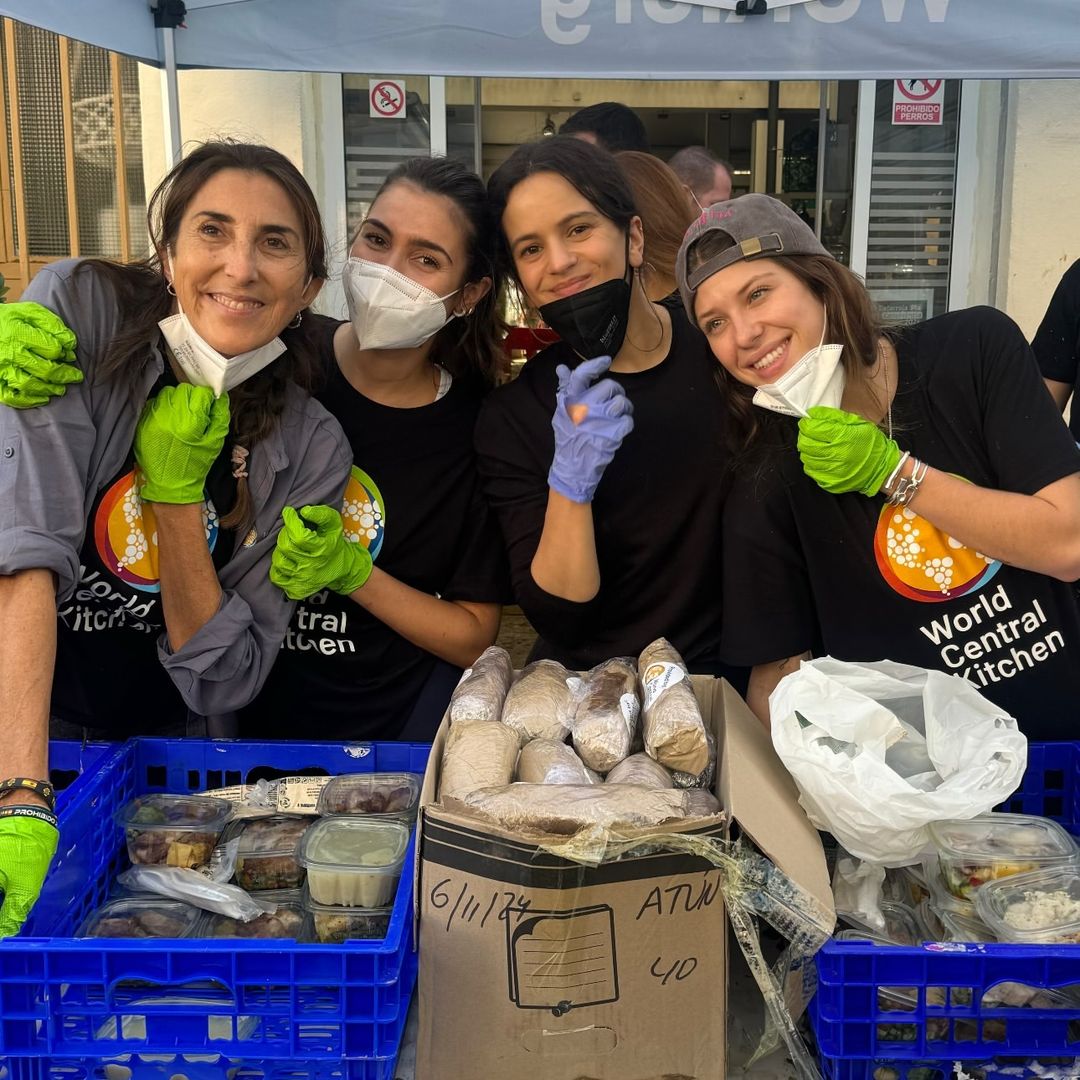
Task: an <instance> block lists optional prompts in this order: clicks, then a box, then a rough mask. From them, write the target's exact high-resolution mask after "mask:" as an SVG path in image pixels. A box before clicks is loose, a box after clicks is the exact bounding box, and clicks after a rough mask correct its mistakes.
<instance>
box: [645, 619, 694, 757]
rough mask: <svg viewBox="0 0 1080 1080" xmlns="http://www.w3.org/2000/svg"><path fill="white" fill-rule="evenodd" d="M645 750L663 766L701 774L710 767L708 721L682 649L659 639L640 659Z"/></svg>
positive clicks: (649, 646)
mask: <svg viewBox="0 0 1080 1080" xmlns="http://www.w3.org/2000/svg"><path fill="white" fill-rule="evenodd" d="M638 676H639V677H640V679H641V688H642V729H643V734H644V739H645V750H646V752H647V753H648V754H649V756H650V757H652V758H655V759H656V760H657V761H659V762H660V764H661V765H666V766H667V767H668V768H669V769H674V770H676V771H678V772H683V773H691V774H693V775H695V776H696V775H698V774H700V773H702V772H704V770H705V769H706V767H707V766H708V764H709V741H708V738H707V736H706V734H705V722H704V721H703V720H702V718H701V709H700V707H699V706H698V703H697V698H696V697H695V696H694V688H693V686H691V684H690V675H689V672H688V671H687V669H686V665H685V664H684V663H683V659H682V657H681V656H680V655H679V653H678V650H677V649H676V648H675V646H674V645H672V644H671V642H670V641H668V640H667V639H666V638H657V639H656V641H654V642H653V643H652V644H651V645H647V646H646V647H645V649H644V651H643V652H642V654H641V656H640V657H638Z"/></svg>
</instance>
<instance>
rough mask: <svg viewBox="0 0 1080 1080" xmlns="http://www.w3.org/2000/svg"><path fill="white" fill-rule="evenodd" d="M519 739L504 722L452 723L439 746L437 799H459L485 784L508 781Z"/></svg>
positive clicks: (493, 785) (505, 782) (489, 785)
mask: <svg viewBox="0 0 1080 1080" xmlns="http://www.w3.org/2000/svg"><path fill="white" fill-rule="evenodd" d="M520 746H521V742H520V740H519V738H518V733H517V732H516V731H514V730H513V729H512V728H508V727H507V726H506V725H505V724H499V723H492V722H490V721H487V720H476V721H466V722H463V723H458V724H453V725H451V727H450V733H449V735H447V737H446V746H445V748H444V749H443V759H442V772H441V774H440V779H439V798H440V799H446V798H463V797H464V796H466V795H468V794H469V793H470V792H472V791H476V790H477V789H479V788H485V787H500V786H501V785H503V784H509V783H510V781H511V780H512V779H513V776H514V766H515V765H516V764H517V757H518V750H519V749H520Z"/></svg>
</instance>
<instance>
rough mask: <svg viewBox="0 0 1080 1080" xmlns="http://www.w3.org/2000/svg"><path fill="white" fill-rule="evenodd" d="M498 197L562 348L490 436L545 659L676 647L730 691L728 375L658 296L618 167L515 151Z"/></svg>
mask: <svg viewBox="0 0 1080 1080" xmlns="http://www.w3.org/2000/svg"><path fill="white" fill-rule="evenodd" d="M488 196H489V199H490V200H491V203H492V210H493V212H494V214H495V216H496V218H497V219H498V220H499V222H500V223H501V227H502V240H503V243H502V246H501V248H500V254H501V257H502V259H503V261H504V266H505V269H506V270H507V271H508V272H509V274H510V275H511V276H512V277H513V279H514V280H515V281H516V282H517V285H518V287H519V289H520V291H521V292H522V293H523V294H524V297H525V298H526V299H527V300H528V302H529V303H530V304H531V305H532V306H533V307H535V308H536V309H538V311H539V313H540V315H541V317H542V318H543V319H544V321H545V322H546V323H547V324H548V325H549V326H550V327H551V328H552V329H553V330H555V331H556V332H557V333H558V334H559V336H560V338H561V340H560V341H559V342H557V343H555V344H554V345H551V346H549V347H548V348H546V349H544V350H543V351H542V352H541V353H539V354H538V355H537V356H535V357H534V358H533V359H532V360H530V361H529V363H528V364H526V365H525V368H524V369H523V371H522V373H521V375H520V376H519V377H518V378H517V379H516V380H515V381H514V382H512V383H510V384H509V385H507V386H504V387H501V388H500V389H498V390H496V391H495V392H494V393H493V394H492V395H490V396H489V398H488V400H487V402H486V403H485V405H484V408H483V409H482V411H481V414H480V419H479V421H478V424H477V434H476V445H477V455H478V465H479V468H480V472H481V477H482V480H483V484H484V490H485V492H486V494H487V496H488V499H489V501H490V502H491V504H492V506H493V507H494V509H495V512H496V515H497V516H498V518H499V521H500V525H501V527H502V530H503V537H504V540H505V542H506V545H507V550H508V552H509V556H510V564H511V573H512V579H513V586H514V592H515V595H516V597H517V600H518V603H519V604H520V605H521V607H522V609H523V611H524V612H525V614H526V616H527V617H528V618H529V620H530V622H531V623H532V624H533V626H534V627H535V628H536V630H537V631H538V633H539V635H540V640H539V641H538V642H537V645H536V648H535V649H534V652H533V658H539V657H551V658H554V659H557V660H559V661H561V662H562V663H564V664H566V665H567V666H571V667H577V668H586V667H590V666H591V665H593V664H595V663H598V662H600V661H601V660H604V659H607V658H608V657H611V656H619V655H629V654H636V653H637V652H639V651H640V650H641V649H642V648H643V647H644V646H645V645H647V644H648V643H649V642H650V641H652V640H653V639H654V638H656V637H659V636H661V635H662V636H665V637H667V638H669V639H670V640H671V641H672V642H673V643H674V644H675V646H676V647H677V648H678V649H679V651H680V652H681V653H682V654H683V656H684V658H685V659H686V661H687V663H688V665H689V666H690V668H691V670H693V671H697V672H704V673H721V672H723V673H726V672H725V670H724V669H723V667H722V666H721V665H720V663H719V661H718V651H719V649H718V646H719V640H720V606H721V603H720V602H721V597H720V517H721V509H722V505H723V485H722V477H723V474H724V466H725V455H724V451H723V449H722V445H721V438H720V428H721V424H722V423H723V411H722V409H721V402H720V397H719V392H718V388H717V384H716V381H715V365H714V363H713V362H712V360H711V359H710V353H709V349H708V346H707V344H706V342H705V338H704V337H703V336H702V334H701V333H700V332H699V331H698V330H696V329H695V328H694V327H692V326H691V325H690V323H689V322H688V321H687V319H686V317H685V314H684V313H683V312H682V311H680V310H679V309H678V307H677V306H675V305H667V304H662V303H659V304H658V303H653V302H651V301H650V300H649V298H648V296H647V295H646V293H645V290H644V288H643V286H642V282H641V270H642V267H643V266H644V264H645V262H646V260H647V252H648V245H649V238H648V236H645V235H643V232H642V226H641V219H640V218H639V217H638V215H637V213H636V210H635V206H634V200H633V196H632V194H631V191H630V188H629V186H628V183H627V181H626V179H625V177H624V176H623V174H622V172H621V171H620V169H619V166H618V164H617V162H616V160H615V158H614V157H612V156H611V155H610V154H609V153H608V152H607V151H605V150H602V149H600V148H598V147H595V146H592V145H590V144H589V143H586V142H583V141H581V140H579V139H573V138H563V137H556V138H553V139H545V140H543V141H541V142H537V143H532V144H528V145H525V146H520V147H518V148H517V150H515V151H514V153H513V154H511V155H510V157H509V158H508V159H507V161H506V162H505V163H504V164H503V165H502V166H500V168H499V169H498V170H497V171H496V172H495V174H494V175H493V176H492V177H491V180H490V182H489V184H488Z"/></svg>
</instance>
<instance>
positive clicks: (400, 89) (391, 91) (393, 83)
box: [368, 79, 405, 120]
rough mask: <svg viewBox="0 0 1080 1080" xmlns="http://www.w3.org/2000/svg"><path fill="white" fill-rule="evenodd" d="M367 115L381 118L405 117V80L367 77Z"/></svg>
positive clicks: (402, 118) (398, 118)
mask: <svg viewBox="0 0 1080 1080" xmlns="http://www.w3.org/2000/svg"><path fill="white" fill-rule="evenodd" d="M368 106H369V107H368V115H369V116H373V117H376V118H381V119H383V120H404V119H405V82H404V80H402V79H368Z"/></svg>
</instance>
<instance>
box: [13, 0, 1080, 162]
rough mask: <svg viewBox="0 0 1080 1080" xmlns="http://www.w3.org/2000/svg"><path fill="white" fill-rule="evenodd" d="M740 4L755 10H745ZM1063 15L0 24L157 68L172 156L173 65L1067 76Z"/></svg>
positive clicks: (714, 6)
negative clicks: (38, 30) (28, 27)
mask: <svg viewBox="0 0 1080 1080" xmlns="http://www.w3.org/2000/svg"><path fill="white" fill-rule="evenodd" d="M748 7H749V8H750V9H751V10H757V11H759V12H761V13H759V14H745V13H744V12H745V11H746V9H747V8H748ZM1078 7H1080V5H1078V3H1077V0H694V2H690V3H681V2H678V0H503V2H497V0H452V2H451V0H389V2H387V0H381V2H376V0H153V6H150V4H149V3H148V0H0V15H5V16H10V17H11V18H14V19H18V20H20V21H22V22H27V23H31V24H33V25H35V26H39V27H43V28H45V29H47V30H52V31H54V32H56V33H59V34H64V35H66V36H68V37H73V38H77V39H79V40H81V41H87V42H90V43H92V44H95V45H100V46H102V47H104V48H108V49H112V50H115V51H117V52H122V53H126V54H128V55H131V56H134V57H137V58H138V59H140V60H144V61H147V62H149V63H152V64H156V65H158V66H160V67H161V68H162V69H163V70H164V72H165V76H166V88H167V90H166V105H167V123H168V127H169V134H170V135H171V139H170V142H171V149H172V150H173V152H174V155H175V151H176V150H177V148H178V147H179V145H180V133H179V118H178V109H177V96H176V69H177V67H178V66H180V67H208V68H255V69H260V70H271V71H330V72H335V71H341V72H350V71H388V72H389V71H393V72H402V73H408V74H424V75H472V76H521V77H534V78H590V79H594V78H612V79H614V78H633V79H752V80H765V79H768V80H774V79H873V78H890V77H895V76H903V75H914V74H918V75H927V76H934V77H941V78H957V79H960V78H968V79H983V78H985V79H1003V78H1039V77H1046V78H1072V77H1076V76H1078V75H1080V12H1078ZM181 20H182V22H181ZM155 22H159V23H164V24H165V25H164V26H162V27H159V26H156V25H155Z"/></svg>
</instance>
